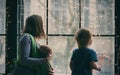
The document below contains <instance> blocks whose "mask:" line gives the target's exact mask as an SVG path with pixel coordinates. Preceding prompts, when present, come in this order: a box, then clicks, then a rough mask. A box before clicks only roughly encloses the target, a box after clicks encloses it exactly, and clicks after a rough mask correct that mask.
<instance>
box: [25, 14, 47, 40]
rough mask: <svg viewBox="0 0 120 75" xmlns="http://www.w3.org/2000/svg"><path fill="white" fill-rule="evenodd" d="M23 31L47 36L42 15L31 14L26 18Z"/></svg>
mask: <svg viewBox="0 0 120 75" xmlns="http://www.w3.org/2000/svg"><path fill="white" fill-rule="evenodd" d="M23 33H29V34H31V35H32V36H34V37H36V38H45V32H44V29H43V21H42V17H41V16H39V15H32V16H29V17H28V18H27V19H26V23H25V28H24V30H23Z"/></svg>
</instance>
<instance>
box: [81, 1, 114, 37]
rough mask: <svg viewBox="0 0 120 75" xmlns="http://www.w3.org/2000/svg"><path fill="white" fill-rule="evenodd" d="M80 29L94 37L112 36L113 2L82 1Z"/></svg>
mask: <svg viewBox="0 0 120 75" xmlns="http://www.w3.org/2000/svg"><path fill="white" fill-rule="evenodd" d="M82 4H83V5H82V16H81V18H82V27H83V28H88V29H90V30H91V31H92V32H93V33H94V34H96V35H114V29H115V28H114V26H115V25H114V0H82Z"/></svg>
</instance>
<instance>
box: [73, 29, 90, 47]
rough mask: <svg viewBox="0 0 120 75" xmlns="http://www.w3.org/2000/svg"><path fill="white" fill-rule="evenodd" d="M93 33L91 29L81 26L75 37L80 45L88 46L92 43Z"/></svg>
mask: <svg viewBox="0 0 120 75" xmlns="http://www.w3.org/2000/svg"><path fill="white" fill-rule="evenodd" d="M91 37H92V34H91V32H90V31H89V30H87V29H84V28H81V29H79V30H78V31H77V32H76V34H75V39H76V41H77V42H78V43H79V45H80V46H88V45H89V44H91Z"/></svg>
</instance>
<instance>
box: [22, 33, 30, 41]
mask: <svg viewBox="0 0 120 75" xmlns="http://www.w3.org/2000/svg"><path fill="white" fill-rule="evenodd" d="M26 40H30V35H28V34H22V35H21V36H20V41H26Z"/></svg>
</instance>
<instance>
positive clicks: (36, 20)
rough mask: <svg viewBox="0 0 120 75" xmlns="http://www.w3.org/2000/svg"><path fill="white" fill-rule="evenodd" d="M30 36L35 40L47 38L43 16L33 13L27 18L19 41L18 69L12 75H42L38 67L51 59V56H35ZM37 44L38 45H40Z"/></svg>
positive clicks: (50, 74)
mask: <svg viewBox="0 0 120 75" xmlns="http://www.w3.org/2000/svg"><path fill="white" fill-rule="evenodd" d="M30 36H32V37H33V38H34V40H35V41H36V39H41V38H45V32H44V29H43V21H42V18H41V16H38V15H32V16H29V17H28V18H27V19H26V24H25V28H24V30H23V34H22V36H21V38H20V42H19V50H18V58H17V62H16V69H15V71H14V73H13V74H12V75H26V74H27V75H40V74H39V73H38V72H37V70H36V67H38V66H39V65H40V64H41V63H45V62H47V61H49V60H50V59H51V57H50V56H48V57H47V58H35V56H34V54H33V50H32V48H31V47H32V46H31V45H32V41H31V38H30ZM36 44H37V41H36ZM36 46H37V47H38V45H36ZM49 75H53V71H52V70H51V71H50V72H49Z"/></svg>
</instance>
